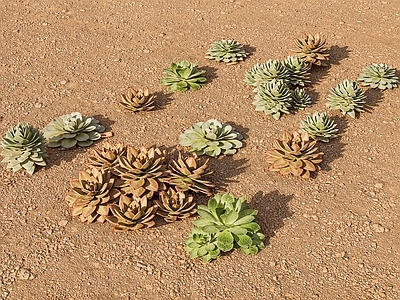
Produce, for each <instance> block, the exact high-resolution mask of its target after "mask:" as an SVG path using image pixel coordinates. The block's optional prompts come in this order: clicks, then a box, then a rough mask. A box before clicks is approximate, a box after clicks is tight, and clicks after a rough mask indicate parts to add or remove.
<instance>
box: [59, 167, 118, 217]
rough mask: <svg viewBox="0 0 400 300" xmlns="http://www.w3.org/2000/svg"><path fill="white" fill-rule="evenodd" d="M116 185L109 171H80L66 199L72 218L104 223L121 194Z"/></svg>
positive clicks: (72, 182)
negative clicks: (111, 206) (76, 217)
mask: <svg viewBox="0 0 400 300" xmlns="http://www.w3.org/2000/svg"><path fill="white" fill-rule="evenodd" d="M114 183H115V179H114V178H113V177H112V174H111V172H110V171H109V170H103V169H97V168H92V169H89V170H86V171H80V172H79V177H78V178H76V179H72V180H71V187H72V189H71V190H70V191H69V192H68V193H67V195H66V197H65V199H66V200H67V201H68V205H69V207H70V208H71V209H72V216H79V217H80V220H81V221H82V222H88V223H92V222H94V221H96V222H101V223H102V222H104V221H105V220H106V218H107V216H108V214H109V211H110V204H112V203H114V202H116V201H117V199H118V197H119V196H120V194H121V193H120V191H119V190H118V189H116V188H115V187H114Z"/></svg>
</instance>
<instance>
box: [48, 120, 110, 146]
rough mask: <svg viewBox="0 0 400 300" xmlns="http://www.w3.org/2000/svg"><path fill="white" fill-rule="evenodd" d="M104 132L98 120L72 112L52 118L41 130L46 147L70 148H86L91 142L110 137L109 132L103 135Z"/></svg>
mask: <svg viewBox="0 0 400 300" xmlns="http://www.w3.org/2000/svg"><path fill="white" fill-rule="evenodd" d="M104 130H105V127H104V126H103V125H100V124H99V121H98V120H96V119H94V118H92V117H86V116H82V115H81V114H80V113H79V112H73V113H71V114H67V115H63V116H60V117H57V118H54V120H53V121H52V122H51V123H50V124H48V125H47V126H46V127H45V128H44V129H43V133H44V137H45V138H48V139H49V143H48V144H47V146H48V147H60V146H61V147H63V148H72V147H74V146H75V145H77V146H80V147H88V146H91V145H92V144H93V141H96V140H99V139H100V138H103V137H109V136H111V135H112V134H111V133H110V132H108V133H103V132H104Z"/></svg>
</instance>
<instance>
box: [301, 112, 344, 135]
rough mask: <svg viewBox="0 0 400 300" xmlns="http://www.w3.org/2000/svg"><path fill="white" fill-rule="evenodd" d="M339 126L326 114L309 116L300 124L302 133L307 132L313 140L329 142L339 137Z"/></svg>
mask: <svg viewBox="0 0 400 300" xmlns="http://www.w3.org/2000/svg"><path fill="white" fill-rule="evenodd" d="M336 126H337V124H336V123H335V122H334V121H333V120H332V119H331V118H329V116H328V114H327V113H326V112H323V113H321V114H320V113H318V112H315V113H314V114H313V115H311V116H307V117H306V118H305V119H304V120H303V121H301V123H300V128H301V130H302V131H304V132H307V133H308V134H309V136H310V137H311V138H312V139H313V140H317V141H322V142H329V140H330V139H333V138H335V137H337V134H336V133H337V132H338V129H337V128H336Z"/></svg>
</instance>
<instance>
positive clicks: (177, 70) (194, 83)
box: [160, 60, 207, 92]
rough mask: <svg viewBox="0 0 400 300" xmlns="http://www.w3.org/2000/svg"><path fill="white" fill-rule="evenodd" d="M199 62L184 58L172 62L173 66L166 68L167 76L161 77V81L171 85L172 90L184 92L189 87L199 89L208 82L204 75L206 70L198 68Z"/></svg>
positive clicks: (163, 83)
mask: <svg viewBox="0 0 400 300" xmlns="http://www.w3.org/2000/svg"><path fill="white" fill-rule="evenodd" d="M197 66H198V65H197V64H192V63H190V62H188V61H187V60H182V61H179V62H176V63H172V64H171V68H169V69H164V73H166V74H167V76H165V77H163V78H161V81H160V83H161V84H162V85H165V86H169V89H170V90H171V91H181V92H184V91H186V90H188V89H189V88H191V89H194V90H199V89H200V88H201V87H202V86H204V85H205V84H206V82H207V79H206V78H205V77H204V76H203V75H204V73H205V72H206V71H203V70H198V69H197Z"/></svg>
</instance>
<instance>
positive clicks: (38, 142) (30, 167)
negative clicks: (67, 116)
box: [1, 124, 47, 174]
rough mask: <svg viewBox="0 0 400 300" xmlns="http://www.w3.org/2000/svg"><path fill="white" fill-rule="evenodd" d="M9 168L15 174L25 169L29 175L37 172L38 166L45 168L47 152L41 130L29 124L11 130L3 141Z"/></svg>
mask: <svg viewBox="0 0 400 300" xmlns="http://www.w3.org/2000/svg"><path fill="white" fill-rule="evenodd" d="M1 146H2V147H3V151H2V152H1V155H2V156H4V159H3V160H2V161H1V162H5V163H7V168H9V169H12V170H13V171H14V172H16V171H18V170H20V169H24V170H25V171H26V172H27V173H28V174H33V172H35V167H36V166H45V165H46V162H45V161H44V157H46V156H47V155H46V152H45V149H44V147H45V146H46V143H45V141H44V137H43V134H42V133H41V132H40V131H39V129H37V128H35V127H33V126H32V125H29V124H26V125H24V124H18V125H17V126H15V127H14V128H11V129H10V130H9V131H8V132H7V133H6V136H5V137H4V138H3V139H2V141H1Z"/></svg>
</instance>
